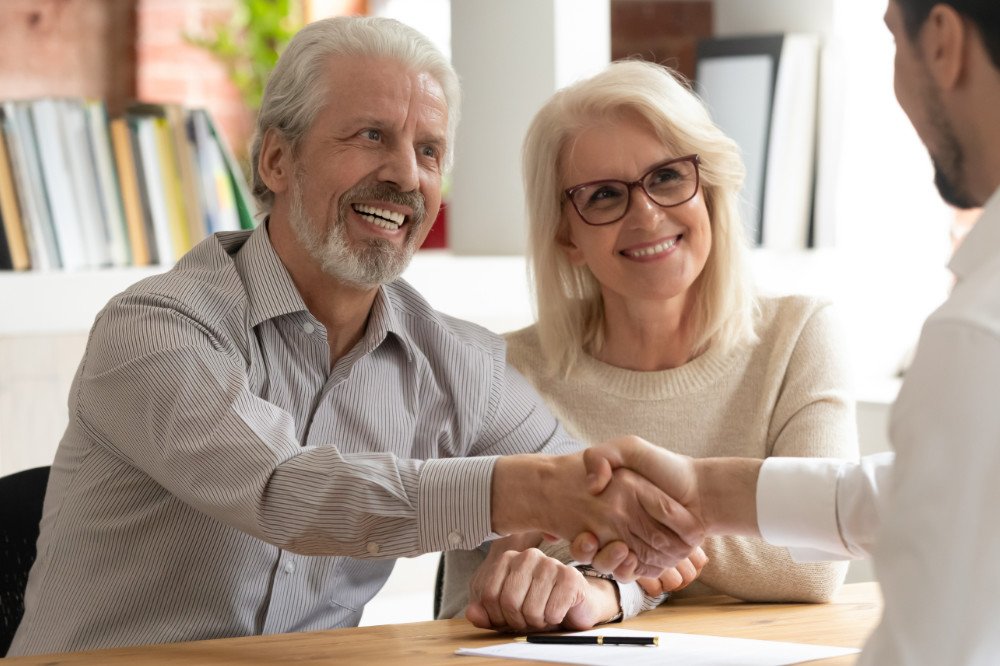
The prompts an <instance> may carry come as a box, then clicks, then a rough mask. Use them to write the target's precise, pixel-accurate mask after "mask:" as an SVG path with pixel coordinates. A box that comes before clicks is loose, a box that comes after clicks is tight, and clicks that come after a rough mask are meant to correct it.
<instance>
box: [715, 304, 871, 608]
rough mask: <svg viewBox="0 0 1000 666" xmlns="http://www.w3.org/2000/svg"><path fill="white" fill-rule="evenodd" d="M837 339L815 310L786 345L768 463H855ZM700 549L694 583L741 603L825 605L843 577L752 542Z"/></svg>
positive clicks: (734, 540)
mask: <svg viewBox="0 0 1000 666" xmlns="http://www.w3.org/2000/svg"><path fill="white" fill-rule="evenodd" d="M843 340H844V336H843V335H842V334H841V332H840V330H839V327H838V326H837V323H836V320H835V318H834V316H833V313H832V312H831V307H830V306H829V305H821V306H819V307H818V308H817V309H815V310H814V311H813V313H812V316H810V317H809V318H808V319H806V320H805V322H804V324H803V326H802V328H801V331H800V333H799V334H798V338H797V339H795V340H789V341H787V342H788V343H790V345H791V347H790V348H791V352H790V354H789V355H787V365H786V366H785V368H784V373H783V376H782V377H780V383H781V390H780V391H779V392H778V395H777V400H776V402H775V405H774V408H773V411H772V413H771V419H770V426H769V432H768V456H791V457H803V456H813V457H823V458H843V459H849V460H856V459H857V457H858V442H857V425H856V421H855V414H854V405H853V399H852V395H851V392H852V382H851V378H850V372H849V366H848V360H847V354H846V352H845V346H844V344H843ZM775 372H776V373H777V372H778V370H775ZM703 547H704V549H705V552H706V554H707V555H708V558H709V563H708V564H707V565H706V567H705V569H704V570H703V571H702V575H701V577H700V579H699V580H700V582H701V583H702V584H703V585H705V586H708V587H709V588H711V589H712V590H713V591H715V592H719V593H723V594H728V595H730V596H733V597H736V598H738V599H745V600H747V601H803V602H822V601H827V600H829V599H830V597H831V596H832V595H833V593H834V592H835V591H836V590H837V588H838V587H840V585H841V583H843V580H844V576H845V575H846V572H847V564H846V563H844V562H811V563H796V562H795V561H794V560H793V559H792V557H791V555H790V553H789V552H788V550H787V549H785V548H781V547H776V546H772V545H770V544H767V543H766V542H764V541H763V540H762V539H759V538H750V537H713V538H710V539H709V540H707V541H706V543H705V545H704V546H703ZM695 589H697V588H695ZM702 591H703V592H704V590H702Z"/></svg>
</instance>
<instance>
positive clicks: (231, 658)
mask: <svg viewBox="0 0 1000 666" xmlns="http://www.w3.org/2000/svg"><path fill="white" fill-rule="evenodd" d="M881 607H882V600H881V596H880V594H879V590H878V586H877V585H876V584H875V583H855V584H853V585H845V586H844V587H843V588H842V589H841V590H840V592H839V593H838V594H837V596H836V598H835V599H834V601H833V602H831V603H829V604H746V603H742V602H739V601H736V600H735V599H731V598H729V597H721V596H719V597H703V598H700V599H690V600H680V601H676V602H671V603H668V604H667V605H665V606H662V607H660V608H658V609H656V610H653V611H650V612H649V613H645V614H643V615H641V616H639V617H637V618H634V619H632V620H629V621H627V622H624V623H622V624H621V625H619V626H622V627H627V628H630V629H647V630H652V631H669V632H678V633H693V634H710V635H716V636H733V637H738V638H760V639H772V640H782V641H791V642H796V643H816V644H821V645H838V646H845V647H861V645H862V644H863V643H864V639H865V637H866V636H867V635H868V634H869V633H870V632H871V630H872V629H873V628H874V627H875V623H876V622H877V621H878V618H879V614H880V612H881ZM507 640H509V637H506V636H498V635H497V634H495V633H493V632H486V631H480V630H478V629H476V628H475V627H473V626H472V625H470V624H468V623H467V622H466V621H465V620H442V621H438V622H414V623H411V624H398V625H383V626H377V627H359V628H354V629H334V630H331V631H317V632H312V633H301V634H280V635H275V636H252V637H249V638H228V639H220V640H211V641H196V642H192V643H169V644H164V645H144V646H139V647H131V648H115V649H111V650H95V651H92V652H73V653H66V654H56V655H51V654H50V655H43V656H37V657H18V658H12V659H9V660H7V661H5V662H4V664H6V663H8V661H9V663H10V664H12V665H13V664H38V665H42V664H46V665H48V666H57V665H61V664H67V665H70V664H73V665H78V664H103V665H107V666H118V665H121V666H124V665H126V664H128V665H129V666H131V665H133V664H139V665H142V666H144V665H147V664H284V663H291V662H304V663H309V664H364V665H365V666H379V665H387V666H388V665H391V666H410V665H411V664H412V665H417V666H421V665H423V664H440V663H453V664H455V666H500V664H503V663H509V664H512V665H513V664H528V663H535V662H527V661H504V660H499V659H492V658H486V657H459V656H456V655H455V654H454V652H455V650H456V649H457V648H459V647H481V646H485V645H491V644H495V643H500V642H505V641H507ZM854 661H855V657H854V656H851V657H839V658H836V659H827V660H823V661H819V662H810V663H814V664H824V665H829V666H832V665H833V664H853V663H854Z"/></svg>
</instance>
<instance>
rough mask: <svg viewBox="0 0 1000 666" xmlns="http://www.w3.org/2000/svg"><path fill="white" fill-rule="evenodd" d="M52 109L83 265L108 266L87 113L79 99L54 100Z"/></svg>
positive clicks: (107, 243)
mask: <svg viewBox="0 0 1000 666" xmlns="http://www.w3.org/2000/svg"><path fill="white" fill-rule="evenodd" d="M55 109H56V114H57V116H58V119H59V122H60V124H61V128H62V131H63V134H62V137H61V139H62V144H63V151H64V154H65V156H66V167H67V171H68V172H69V176H70V184H71V185H72V190H71V191H72V200H73V201H74V202H75V205H76V213H77V218H76V219H77V224H78V225H79V232H80V237H81V238H82V240H83V243H84V246H85V247H84V253H85V255H86V256H87V260H88V261H87V264H86V266H87V267H88V268H96V267H104V266H110V265H111V253H110V251H109V245H110V239H109V237H108V229H107V224H106V223H105V221H104V212H103V211H102V210H101V202H100V199H99V197H100V191H99V189H98V184H97V178H96V174H95V169H94V164H95V162H96V157H95V155H94V152H93V149H92V145H91V140H90V128H89V127H88V121H87V112H86V110H85V109H84V106H83V102H82V101H81V100H79V99H58V100H55Z"/></svg>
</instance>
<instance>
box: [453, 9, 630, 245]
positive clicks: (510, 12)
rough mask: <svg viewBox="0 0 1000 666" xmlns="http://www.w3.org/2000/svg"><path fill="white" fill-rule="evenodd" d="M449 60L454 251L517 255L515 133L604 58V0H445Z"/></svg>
mask: <svg viewBox="0 0 1000 666" xmlns="http://www.w3.org/2000/svg"><path fill="white" fill-rule="evenodd" d="M451 12H452V13H451V21H452V26H453V29H452V38H451V50H452V62H453V64H454V66H455V69H456V70H457V71H458V74H459V76H460V77H461V79H462V93H463V96H464V99H463V102H462V106H463V110H462V122H461V124H460V125H459V127H458V136H457V138H456V142H455V169H454V171H453V174H452V187H451V192H450V195H449V197H448V201H449V204H448V205H449V208H448V244H449V247H450V248H451V250H452V251H453V252H455V253H456V254H472V255H476V254H514V255H517V254H523V253H524V246H525V243H524V241H525V236H526V229H527V227H526V225H525V222H524V194H523V189H522V187H521V142H522V141H523V140H524V135H525V133H526V131H527V129H528V125H529V123H530V122H531V118H532V117H533V116H534V114H535V112H536V111H537V110H538V108H539V107H540V106H541V105H542V103H544V101H545V100H546V99H548V97H549V96H550V95H551V94H552V93H553V92H555V90H556V89H557V88H560V87H562V86H565V85H567V84H569V83H571V82H572V81H574V80H576V79H577V78H579V77H581V76H584V75H587V74H590V73H593V72H596V71H597V70H599V69H600V68H601V67H603V66H604V65H606V64H607V63H608V62H609V60H610V57H611V27H610V26H611V18H610V4H609V2H608V0H504V2H496V0H460V1H457V2H452V5H451Z"/></svg>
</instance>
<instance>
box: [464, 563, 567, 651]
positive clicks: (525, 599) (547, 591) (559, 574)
mask: <svg viewBox="0 0 1000 666" xmlns="http://www.w3.org/2000/svg"><path fill="white" fill-rule="evenodd" d="M485 566H486V565H485V564H484V567H485ZM585 586H586V583H585V582H584V578H583V575H582V574H580V572H579V571H577V570H576V569H575V568H573V567H571V566H569V565H566V564H563V563H562V562H560V561H559V560H556V559H553V558H551V557H548V556H546V555H545V554H544V553H542V552H541V551H539V550H538V549H534V548H532V549H529V550H526V551H523V552H516V551H508V552H506V553H504V554H503V555H502V556H499V557H497V558H496V560H495V561H494V562H493V563H492V566H491V567H490V568H489V570H487V571H483V567H481V568H480V570H478V571H477V572H476V575H475V576H474V581H473V583H472V584H470V595H469V596H470V602H469V606H468V607H467V608H466V617H467V618H468V620H469V622H471V623H472V624H474V625H475V626H477V627H480V628H484V629H486V628H489V629H497V630H510V631H519V632H524V631H540V630H544V629H551V628H554V627H555V626H557V625H558V624H560V623H561V622H562V621H563V618H565V617H566V614H567V612H568V611H569V610H570V609H571V608H573V607H574V606H576V605H578V604H580V603H582V602H583V601H584V599H585Z"/></svg>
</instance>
